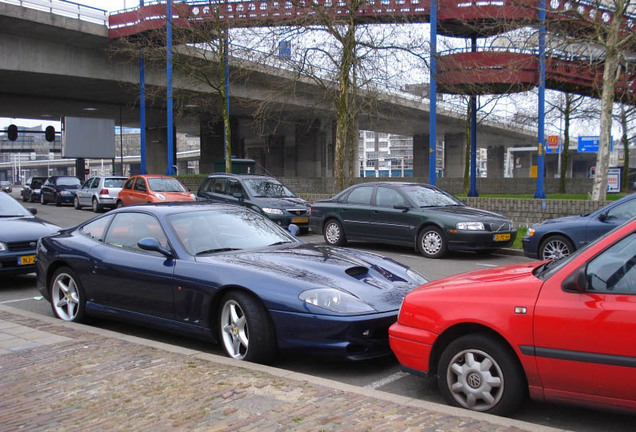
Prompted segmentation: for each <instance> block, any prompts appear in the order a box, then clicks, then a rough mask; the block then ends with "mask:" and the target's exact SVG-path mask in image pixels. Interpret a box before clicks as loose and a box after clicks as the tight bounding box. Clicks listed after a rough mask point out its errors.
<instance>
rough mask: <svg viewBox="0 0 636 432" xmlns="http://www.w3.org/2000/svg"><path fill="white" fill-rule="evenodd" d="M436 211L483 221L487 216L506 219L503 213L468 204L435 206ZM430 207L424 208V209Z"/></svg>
mask: <svg viewBox="0 0 636 432" xmlns="http://www.w3.org/2000/svg"><path fill="white" fill-rule="evenodd" d="M433 208H434V209H435V211H436V212H444V213H447V214H448V215H449V216H457V217H459V218H466V217H469V218H471V219H473V220H481V221H483V220H484V219H485V218H487V219H506V220H508V218H506V217H505V216H503V215H500V214H499V213H494V212H491V211H488V210H482V209H478V208H474V207H468V206H445V207H433ZM427 209H430V208H429V207H424V208H422V210H423V211H426V210H427Z"/></svg>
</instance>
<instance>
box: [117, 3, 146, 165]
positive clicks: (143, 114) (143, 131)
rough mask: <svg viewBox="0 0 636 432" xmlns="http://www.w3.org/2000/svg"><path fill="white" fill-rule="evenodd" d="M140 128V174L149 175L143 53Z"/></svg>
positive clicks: (141, 62)
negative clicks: (147, 166)
mask: <svg viewBox="0 0 636 432" xmlns="http://www.w3.org/2000/svg"><path fill="white" fill-rule="evenodd" d="M143 5H144V0H139V7H143ZM139 127H140V129H141V132H140V134H139V135H140V137H141V170H140V172H139V174H148V170H147V168H146V61H145V59H144V53H143V51H142V52H141V57H140V58H139ZM122 170H123V166H122ZM122 172H123V171H122Z"/></svg>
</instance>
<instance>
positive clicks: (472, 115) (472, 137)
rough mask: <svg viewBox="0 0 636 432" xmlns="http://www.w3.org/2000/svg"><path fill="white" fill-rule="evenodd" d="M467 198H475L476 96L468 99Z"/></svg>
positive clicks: (474, 41)
mask: <svg viewBox="0 0 636 432" xmlns="http://www.w3.org/2000/svg"><path fill="white" fill-rule="evenodd" d="M471 51H472V52H475V51H477V37H476V36H473V37H472V39H471ZM468 196H469V197H477V196H479V194H478V193H477V96H471V97H470V190H469V191H468Z"/></svg>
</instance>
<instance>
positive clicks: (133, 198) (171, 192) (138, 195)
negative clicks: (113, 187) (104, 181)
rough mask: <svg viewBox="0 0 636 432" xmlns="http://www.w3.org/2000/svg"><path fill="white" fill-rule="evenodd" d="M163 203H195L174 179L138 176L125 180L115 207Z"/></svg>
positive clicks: (193, 198)
mask: <svg viewBox="0 0 636 432" xmlns="http://www.w3.org/2000/svg"><path fill="white" fill-rule="evenodd" d="M164 201H166V202H169V201H195V197H194V195H192V194H191V193H190V192H189V191H188V189H186V187H185V186H183V184H181V182H180V181H179V180H177V179H176V178H174V177H170V176H165V175H156V174H139V175H134V176H132V177H129V178H128V180H126V183H124V186H123V187H122V189H121V191H120V192H119V195H118V197H117V207H124V206H129V205H135V204H148V203H160V202H164Z"/></svg>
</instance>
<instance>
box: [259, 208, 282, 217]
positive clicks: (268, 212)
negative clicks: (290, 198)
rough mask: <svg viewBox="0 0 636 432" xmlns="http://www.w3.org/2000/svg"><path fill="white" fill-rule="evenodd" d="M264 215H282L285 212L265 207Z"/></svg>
mask: <svg viewBox="0 0 636 432" xmlns="http://www.w3.org/2000/svg"><path fill="white" fill-rule="evenodd" d="M263 213H267V214H275V215H282V214H283V211H282V210H281V209H275V208H267V207H263Z"/></svg>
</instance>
